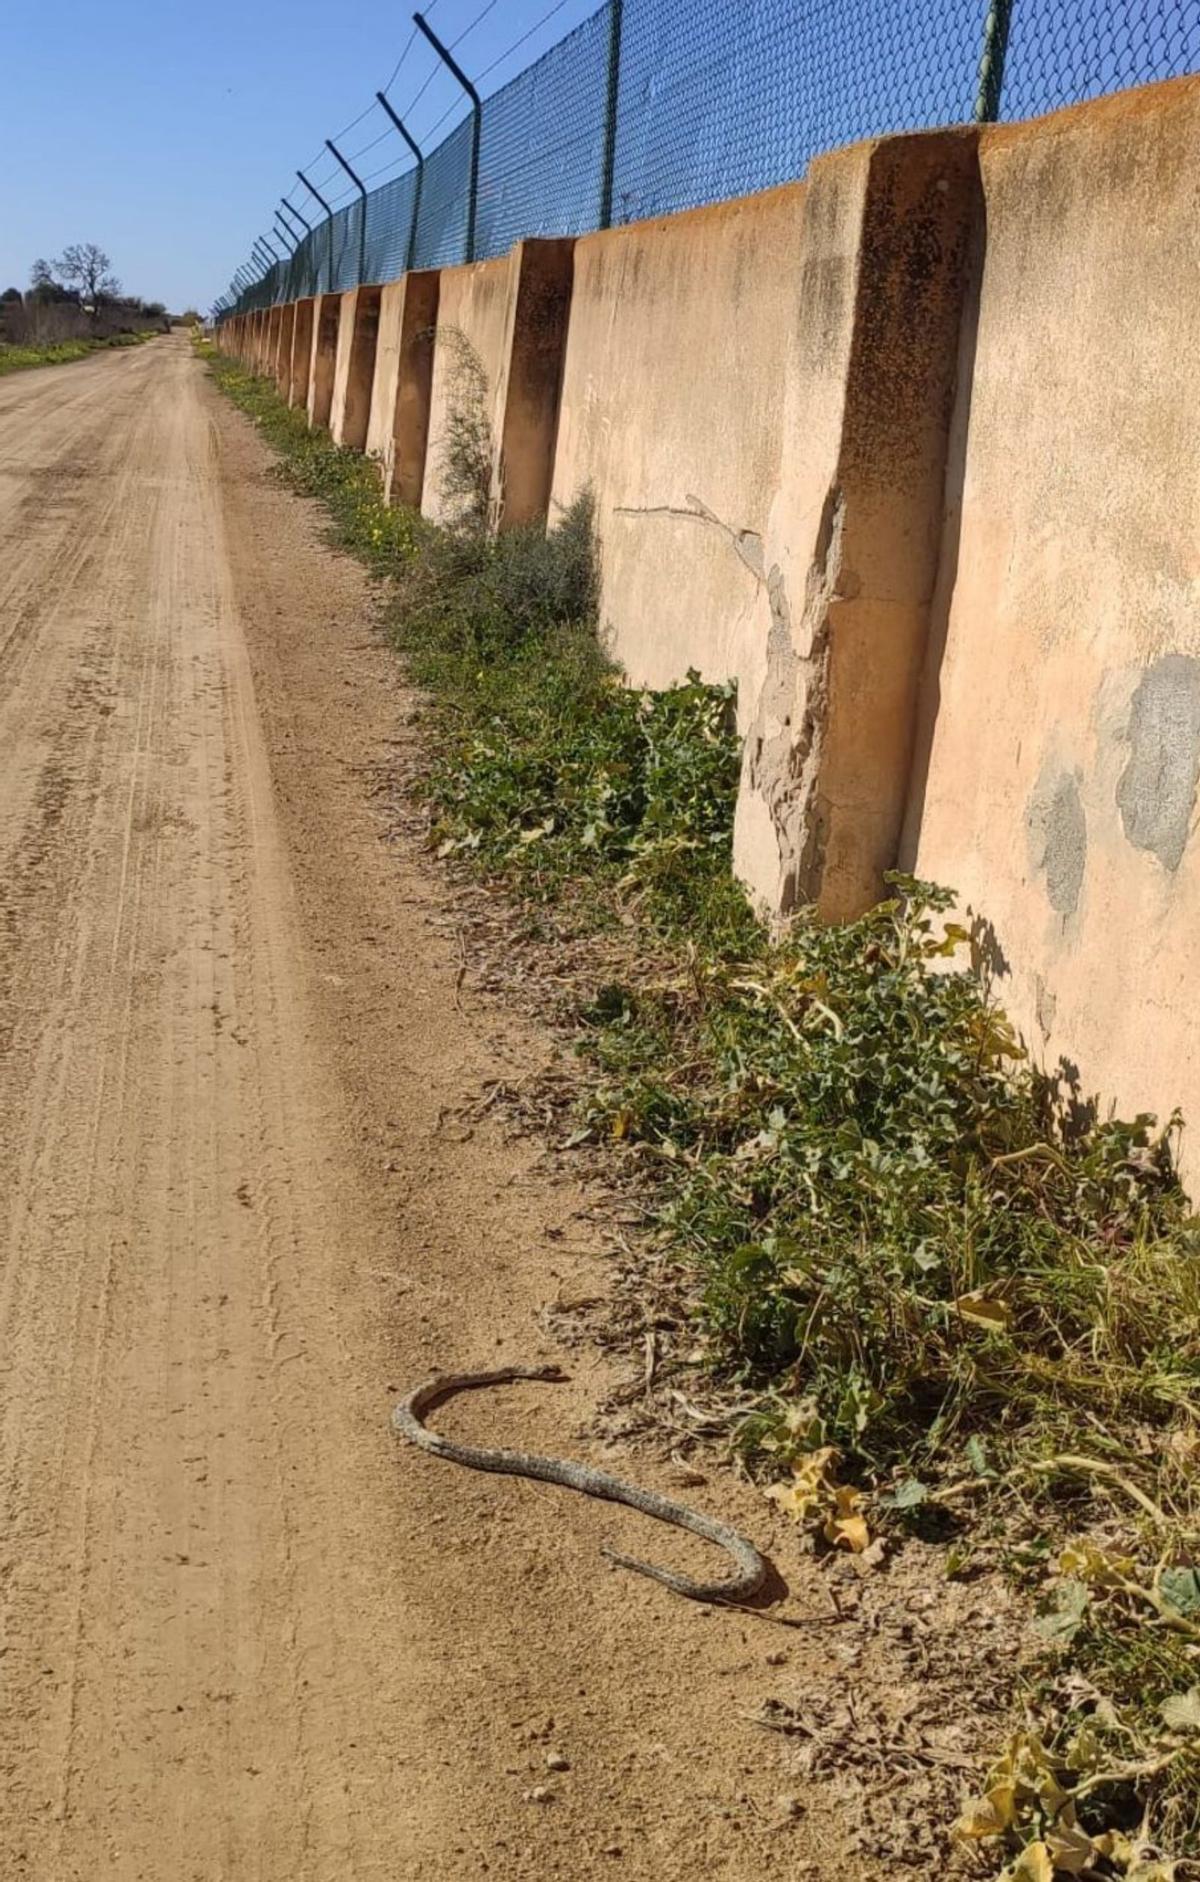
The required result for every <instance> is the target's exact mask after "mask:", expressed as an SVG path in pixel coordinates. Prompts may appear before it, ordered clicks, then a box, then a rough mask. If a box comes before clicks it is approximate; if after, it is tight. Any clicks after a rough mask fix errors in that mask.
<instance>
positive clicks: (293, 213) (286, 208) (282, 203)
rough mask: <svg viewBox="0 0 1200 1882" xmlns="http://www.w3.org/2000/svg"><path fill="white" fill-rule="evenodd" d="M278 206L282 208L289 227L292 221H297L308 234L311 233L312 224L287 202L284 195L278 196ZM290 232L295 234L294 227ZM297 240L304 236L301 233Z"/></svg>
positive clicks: (302, 238)
mask: <svg viewBox="0 0 1200 1882" xmlns="http://www.w3.org/2000/svg"><path fill="white" fill-rule="evenodd" d="M279 207H280V208H281V209H282V211H283V213H284V215H285V216H286V217H287V219H288V224H289V227H290V225H291V224H292V223H293V222H298V223H300V225H301V227H302V228H303V229H305V230H306V232H307V233H308V234H309V235H311V234H312V232H313V226H312V223H311V222H310V221H309V219H308V217H307V216H302V215H301V213H300V211H299V210H298V209H293V208H292V205H291V203H289V201H288V199H287V197H286V196H281V197H280V198H279ZM292 233H293V235H294V234H295V230H294V229H293V230H292ZM299 240H300V241H303V240H304V236H303V235H302V236H300V237H299Z"/></svg>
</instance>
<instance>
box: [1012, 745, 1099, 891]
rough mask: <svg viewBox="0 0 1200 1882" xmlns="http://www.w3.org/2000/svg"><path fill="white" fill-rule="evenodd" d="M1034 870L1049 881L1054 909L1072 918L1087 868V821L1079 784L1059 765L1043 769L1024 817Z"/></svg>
mask: <svg viewBox="0 0 1200 1882" xmlns="http://www.w3.org/2000/svg"><path fill="white" fill-rule="evenodd" d="M1025 827H1026V830H1027V831H1028V833H1029V845H1030V854H1031V857H1032V860H1033V866H1034V868H1035V869H1036V870H1038V871H1039V872H1041V873H1043V874H1044V875H1045V878H1046V894H1047V896H1048V898H1049V901H1050V906H1051V908H1053V909H1055V910H1056V911H1057V913H1058V914H1060V915H1073V914H1074V913H1075V910H1076V908H1077V907H1078V906H1079V892H1080V890H1081V889H1082V887H1083V872H1084V869H1085V867H1086V865H1087V818H1086V817H1085V816H1084V814H1083V804H1082V802H1081V800H1080V796H1079V780H1078V779H1077V778H1076V777H1075V776H1074V774H1073V773H1072V772H1070V771H1064V770H1062V769H1061V768H1060V767H1059V766H1057V765H1050V764H1047V765H1043V767H1042V771H1041V775H1040V777H1039V778H1038V781H1037V784H1036V785H1035V786H1034V790H1033V794H1032V796H1031V797H1030V799H1029V807H1028V809H1027V810H1026V813H1025Z"/></svg>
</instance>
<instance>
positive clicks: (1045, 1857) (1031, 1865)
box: [1001, 1842, 1054, 1882]
mask: <svg viewBox="0 0 1200 1882" xmlns="http://www.w3.org/2000/svg"><path fill="white" fill-rule="evenodd" d="M1001 1882H1054V1864H1053V1862H1052V1861H1051V1858H1050V1851H1049V1850H1048V1849H1047V1848H1046V1845H1045V1844H1044V1843H1041V1842H1038V1843H1030V1845H1029V1847H1028V1849H1024V1850H1022V1851H1021V1854H1020V1855H1019V1856H1018V1857H1017V1860H1016V1862H1014V1863H1013V1864H1012V1865H1011V1866H1010V1867H1009V1868H1007V1869H1006V1870H1005V1871H1004V1875H1003V1876H1002V1878H1001Z"/></svg>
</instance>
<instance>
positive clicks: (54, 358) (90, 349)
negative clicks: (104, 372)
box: [0, 333, 158, 378]
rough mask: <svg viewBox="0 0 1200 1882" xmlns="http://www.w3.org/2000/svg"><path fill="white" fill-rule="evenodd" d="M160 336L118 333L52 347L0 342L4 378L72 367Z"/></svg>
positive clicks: (60, 342) (1, 375) (58, 342)
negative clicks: (34, 368)
mask: <svg viewBox="0 0 1200 1882" xmlns="http://www.w3.org/2000/svg"><path fill="white" fill-rule="evenodd" d="M157 337H158V336H157V334H153V333H115V334H113V335H111V336H110V337H109V338H108V339H106V340H58V341H56V342H55V343H54V344H53V345H52V346H9V345H7V344H6V343H5V342H4V341H3V340H0V378H2V377H3V376H4V374H5V373H10V372H24V371H26V370H27V369H28V368H29V367H32V366H68V365H70V364H72V363H73V362H74V361H75V360H77V359H90V358H91V357H92V355H93V353H106V352H111V351H112V350H113V349H114V348H117V349H119V348H121V347H126V346H141V345H143V344H144V342H145V341H147V340H153V339H157Z"/></svg>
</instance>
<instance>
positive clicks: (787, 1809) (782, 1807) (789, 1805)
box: [775, 1791, 804, 1817]
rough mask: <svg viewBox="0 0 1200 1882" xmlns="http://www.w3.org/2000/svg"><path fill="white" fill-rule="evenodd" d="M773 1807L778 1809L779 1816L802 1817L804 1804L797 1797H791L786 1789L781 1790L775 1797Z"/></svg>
mask: <svg viewBox="0 0 1200 1882" xmlns="http://www.w3.org/2000/svg"><path fill="white" fill-rule="evenodd" d="M775 1808H776V1810H778V1812H779V1814H780V1816H781V1817H802V1816H803V1815H804V1805H803V1804H802V1803H801V1802H800V1799H799V1798H798V1797H793V1796H792V1795H791V1794H790V1792H788V1791H782V1792H781V1793H780V1795H779V1796H778V1797H777V1798H776V1799H775Z"/></svg>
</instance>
